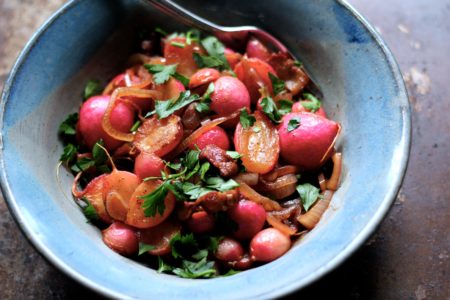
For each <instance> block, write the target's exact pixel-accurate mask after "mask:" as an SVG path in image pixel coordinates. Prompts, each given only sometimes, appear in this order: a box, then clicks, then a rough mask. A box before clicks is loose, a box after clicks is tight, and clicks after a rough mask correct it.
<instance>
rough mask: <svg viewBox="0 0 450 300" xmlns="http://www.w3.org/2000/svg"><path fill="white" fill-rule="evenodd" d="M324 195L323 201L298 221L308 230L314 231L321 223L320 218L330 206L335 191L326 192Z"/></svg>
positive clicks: (318, 202)
mask: <svg viewBox="0 0 450 300" xmlns="http://www.w3.org/2000/svg"><path fill="white" fill-rule="evenodd" d="M322 195H323V199H320V200H318V201H317V203H316V204H315V205H314V206H313V207H312V208H311V209H310V210H308V211H307V212H306V213H305V214H303V215H300V216H299V217H298V218H297V221H298V222H299V223H300V224H302V225H303V226H305V228H306V229H313V228H314V227H315V226H316V224H317V223H319V221H320V218H321V217H322V215H323V213H324V212H325V210H326V209H327V208H328V205H329V204H330V201H331V197H333V191H330V190H326V191H325V192H323V194H322Z"/></svg>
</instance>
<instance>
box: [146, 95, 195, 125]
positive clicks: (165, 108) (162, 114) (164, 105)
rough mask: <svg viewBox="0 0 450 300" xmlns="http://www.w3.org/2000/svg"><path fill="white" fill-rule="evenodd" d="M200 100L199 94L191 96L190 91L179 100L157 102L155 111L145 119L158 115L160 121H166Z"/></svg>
mask: <svg viewBox="0 0 450 300" xmlns="http://www.w3.org/2000/svg"><path fill="white" fill-rule="evenodd" d="M199 99H200V96H199V95H197V94H191V92H190V91H185V92H182V93H181V94H180V96H179V97H178V98H173V99H170V100H158V101H156V102H155V110H154V111H152V112H150V113H148V114H147V115H146V116H145V117H149V116H151V115H153V114H155V113H156V114H157V115H158V118H159V119H164V118H167V117H168V116H170V115H171V114H173V113H174V112H175V111H177V110H179V109H180V108H183V107H185V106H187V105H189V104H191V103H192V102H194V101H197V100H199Z"/></svg>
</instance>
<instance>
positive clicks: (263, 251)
mask: <svg viewBox="0 0 450 300" xmlns="http://www.w3.org/2000/svg"><path fill="white" fill-rule="evenodd" d="M289 248H291V239H290V238H289V237H288V236H286V235H284V234H283V233H281V231H279V230H277V229H275V228H266V229H264V230H262V231H260V232H258V234H257V235H255V236H254V237H253V239H252V240H251V242H250V258H251V260H253V261H261V262H269V261H273V260H275V259H277V258H279V257H280V256H282V255H283V254H284V253H286V252H287V251H288V250H289Z"/></svg>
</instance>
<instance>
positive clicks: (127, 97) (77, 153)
mask: <svg viewBox="0 0 450 300" xmlns="http://www.w3.org/2000/svg"><path fill="white" fill-rule="evenodd" d="M155 36H156V37H157V39H156V38H153V39H145V40H143V41H142V43H141V45H142V51H141V53H139V54H135V55H133V56H132V57H131V58H130V61H129V62H130V66H129V67H128V68H126V69H125V70H124V72H123V73H121V74H118V75H117V76H115V77H114V78H113V79H112V80H111V81H110V82H109V84H108V85H107V86H106V87H105V88H104V89H100V88H99V85H98V83H97V82H95V81H90V82H88V84H87V86H86V88H85V95H84V96H85V97H84V98H85V100H84V101H83V103H82V104H81V107H80V110H79V112H78V113H74V114H71V115H70V116H69V117H68V118H67V119H66V120H65V121H64V122H63V123H62V124H61V125H60V130H59V131H60V133H61V136H62V139H63V142H64V143H65V148H64V152H63V154H62V156H61V158H60V161H61V164H63V165H64V166H66V167H67V168H68V169H69V170H70V171H71V172H73V174H74V175H75V178H74V183H73V186H72V194H73V196H74V198H75V201H77V203H78V204H79V205H80V206H81V207H82V209H83V212H84V213H85V215H86V216H87V217H88V219H89V221H90V222H92V223H93V224H95V225H97V226H98V227H99V228H100V229H102V236H103V241H104V243H105V244H106V245H107V246H108V247H110V248H111V249H112V250H114V251H116V252H117V253H119V254H121V255H125V256H129V257H131V258H135V259H137V260H139V261H141V262H143V263H145V264H148V265H149V266H150V267H153V268H155V269H157V270H158V271H159V272H166V273H171V274H175V275H178V276H180V277H183V278H211V277H215V276H223V275H232V274H234V273H236V272H239V271H243V270H247V269H250V268H253V267H256V266H258V265H261V264H264V263H267V262H271V261H273V260H275V259H277V258H279V257H281V256H282V255H283V254H285V253H286V252H287V251H288V250H289V249H290V248H291V246H292V243H293V241H295V240H296V239H298V237H299V236H301V235H302V234H303V233H305V232H307V231H308V230H311V229H313V228H314V227H315V225H316V224H317V223H318V222H319V220H320V218H321V216H322V214H323V213H324V211H325V210H326V209H327V207H328V205H329V203H330V201H331V198H332V195H333V192H334V191H335V190H336V189H337V188H338V183H339V177H340V170H341V164H342V158H341V154H340V153H338V152H336V151H335V149H334V144H335V141H336V139H337V137H338V135H339V132H340V125H339V124H338V123H336V122H334V121H332V120H330V119H328V118H327V115H326V113H325V111H324V110H323V108H322V106H321V102H320V100H319V99H318V98H317V97H316V96H314V95H313V94H312V93H311V92H310V91H308V82H309V80H310V79H309V78H308V76H307V74H306V73H305V72H304V70H303V69H302V67H301V64H300V63H299V62H298V61H295V60H293V59H292V58H291V57H289V56H288V55H287V54H285V53H273V52H271V51H270V50H269V49H268V48H267V47H265V46H264V45H263V43H261V42H260V41H258V40H257V39H254V38H251V39H250V40H249V41H248V43H247V45H246V49H245V52H244V53H243V54H241V53H239V52H238V51H235V50H233V49H230V48H226V47H225V46H224V45H223V44H222V43H221V42H220V41H219V40H218V39H217V38H216V37H213V36H206V37H203V36H202V34H201V33H200V32H199V31H197V30H190V31H188V32H186V33H182V34H179V33H173V34H167V33H165V32H163V31H162V30H161V29H157V30H155V32H154V33H153V37H155ZM159 48H162V49H159Z"/></svg>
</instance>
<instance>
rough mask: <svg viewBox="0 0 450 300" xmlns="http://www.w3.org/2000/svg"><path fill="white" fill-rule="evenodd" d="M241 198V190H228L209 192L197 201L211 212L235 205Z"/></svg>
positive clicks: (224, 209)
mask: <svg viewBox="0 0 450 300" xmlns="http://www.w3.org/2000/svg"><path fill="white" fill-rule="evenodd" d="M238 200H239V192H238V191H237V190H230V191H226V192H215V191H214V192H209V193H208V194H205V195H203V196H201V197H200V198H198V199H197V200H196V201H195V203H198V204H201V206H202V207H203V209H204V210H205V211H207V212H209V213H215V212H219V211H226V210H228V208H230V207H233V206H234V205H236V203H237V202H238Z"/></svg>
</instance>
